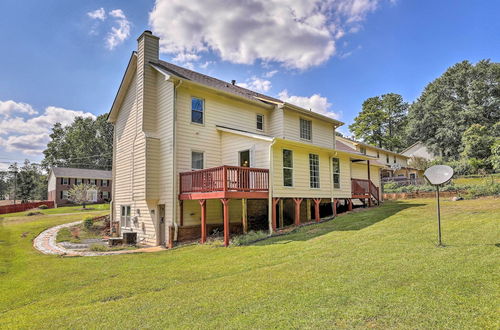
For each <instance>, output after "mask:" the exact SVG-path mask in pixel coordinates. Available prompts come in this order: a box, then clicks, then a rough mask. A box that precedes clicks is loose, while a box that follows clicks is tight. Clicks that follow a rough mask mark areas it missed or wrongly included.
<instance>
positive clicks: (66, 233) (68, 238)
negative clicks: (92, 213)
mask: <svg viewBox="0 0 500 330" xmlns="http://www.w3.org/2000/svg"><path fill="white" fill-rule="evenodd" d="M87 217H88V216H87ZM103 226H104V221H96V222H94V224H93V225H92V227H91V228H85V226H84V225H83V224H78V225H76V226H73V227H70V228H68V227H66V228H62V229H61V230H59V232H58V233H57V237H56V242H71V243H81V242H82V240H84V239H89V238H102V234H101V231H102V227H103ZM73 228H78V237H74V236H73V234H72V233H71V231H72V229H73Z"/></svg>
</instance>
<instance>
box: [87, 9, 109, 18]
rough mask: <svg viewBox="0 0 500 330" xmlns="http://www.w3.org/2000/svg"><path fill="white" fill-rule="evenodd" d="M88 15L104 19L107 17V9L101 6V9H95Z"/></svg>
mask: <svg viewBox="0 0 500 330" xmlns="http://www.w3.org/2000/svg"><path fill="white" fill-rule="evenodd" d="M87 16H89V17H90V18H92V19H98V20H101V21H104V20H105V19H106V11H105V10H104V8H102V7H101V8H99V9H96V10H94V11H90V12H88V13H87Z"/></svg>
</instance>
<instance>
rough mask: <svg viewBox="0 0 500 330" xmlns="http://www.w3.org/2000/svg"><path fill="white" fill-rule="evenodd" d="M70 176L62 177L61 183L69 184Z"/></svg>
mask: <svg viewBox="0 0 500 330" xmlns="http://www.w3.org/2000/svg"><path fill="white" fill-rule="evenodd" d="M68 180H69V178H61V183H62V184H69V181H68Z"/></svg>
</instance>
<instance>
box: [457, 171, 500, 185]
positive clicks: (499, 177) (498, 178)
mask: <svg viewBox="0 0 500 330" xmlns="http://www.w3.org/2000/svg"><path fill="white" fill-rule="evenodd" d="M490 182H500V173H497V174H491V175H487V176H486V177H484V178H480V177H460V178H456V179H453V183H454V184H458V185H480V184H484V183H490Z"/></svg>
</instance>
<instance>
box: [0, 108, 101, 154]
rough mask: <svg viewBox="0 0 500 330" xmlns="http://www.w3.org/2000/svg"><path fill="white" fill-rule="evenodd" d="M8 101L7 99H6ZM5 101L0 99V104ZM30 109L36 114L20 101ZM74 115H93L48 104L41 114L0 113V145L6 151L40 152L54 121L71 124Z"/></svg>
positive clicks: (34, 112)
mask: <svg viewBox="0 0 500 330" xmlns="http://www.w3.org/2000/svg"><path fill="white" fill-rule="evenodd" d="M7 102H8V101H7ZM3 103H5V102H2V101H0V104H3ZM21 104H23V105H25V107H26V108H28V109H31V110H32V112H31V113H29V114H30V115H35V114H38V112H36V111H35V110H34V109H33V107H31V105H29V104H26V103H21ZM76 117H91V118H93V119H95V118H96V117H95V115H93V114H92V113H89V112H84V111H77V110H68V109H64V108H59V107H54V106H49V107H47V108H45V111H44V113H43V114H41V115H38V116H32V117H30V118H27V119H26V118H24V117H20V116H15V117H12V116H10V117H9V116H7V115H6V114H3V113H0V135H3V136H6V137H2V136H0V146H3V147H4V148H5V149H6V150H7V151H22V152H23V153H25V154H36V153H40V152H41V151H42V150H44V149H45V147H46V145H47V142H48V141H49V134H50V133H51V131H52V127H53V126H54V124H55V123H61V124H62V125H63V126H66V125H69V124H71V123H72V122H73V121H74V119H75V118H76Z"/></svg>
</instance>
